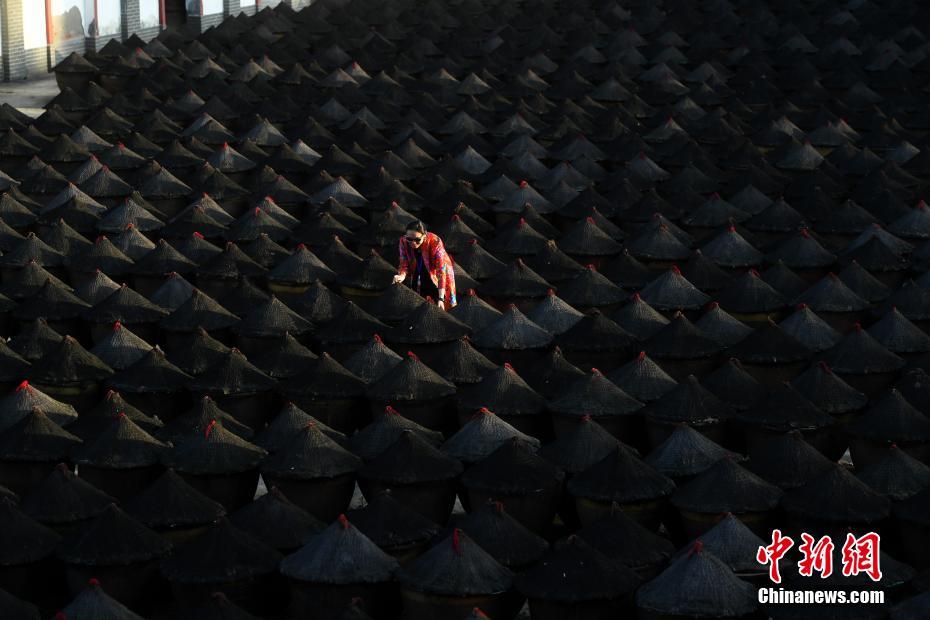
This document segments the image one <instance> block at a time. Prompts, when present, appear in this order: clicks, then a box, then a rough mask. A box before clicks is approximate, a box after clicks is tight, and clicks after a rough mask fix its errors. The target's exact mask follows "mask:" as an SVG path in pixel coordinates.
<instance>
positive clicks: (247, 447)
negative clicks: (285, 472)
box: [162, 420, 267, 476]
mask: <svg viewBox="0 0 930 620" xmlns="http://www.w3.org/2000/svg"><path fill="white" fill-rule="evenodd" d="M266 454H267V453H266V452H265V451H264V450H262V449H261V448H259V447H258V446H256V445H253V444H251V443H249V442H248V441H246V440H245V439H242V438H241V437H239V436H238V435H236V434H234V433H232V432H230V431H228V430H226V429H225V428H223V427H222V426H221V425H220V424H219V423H218V422H216V421H215V420H214V421H212V422H210V424H209V425H208V426H207V428H206V429H204V431H203V432H195V433H193V434H192V435H190V436H189V437H188V438H186V439H185V440H184V441H182V442H180V443H178V444H177V445H176V446H174V447H173V448H172V449H171V451H169V452H168V453H166V454H165V455H164V456H163V458H162V462H163V463H164V465H165V466H166V467H172V468H174V469H175V470H176V471H178V472H181V473H185V474H192V475H200V476H204V475H218V474H233V473H239V472H244V471H249V470H253V469H255V468H257V467H258V463H259V461H261V460H262V458H264V456H265V455H266Z"/></svg>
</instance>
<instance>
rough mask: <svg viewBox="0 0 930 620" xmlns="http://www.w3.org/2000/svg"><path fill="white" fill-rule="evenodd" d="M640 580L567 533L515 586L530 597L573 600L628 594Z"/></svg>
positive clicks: (629, 571) (592, 547) (521, 576)
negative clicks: (564, 538)
mask: <svg viewBox="0 0 930 620" xmlns="http://www.w3.org/2000/svg"><path fill="white" fill-rule="evenodd" d="M639 583H640V579H639V577H637V576H636V574H635V573H634V572H633V571H632V570H631V569H629V568H627V567H626V566H624V565H623V564H621V563H619V562H616V561H614V560H612V559H610V558H608V557H607V556H605V555H604V554H602V553H601V552H600V551H598V549H597V548H596V547H595V546H592V545H590V544H588V543H587V542H586V541H585V540H584V539H583V538H580V537H578V536H569V537H568V539H566V540H565V541H562V542H560V543H557V544H556V545H555V546H554V548H553V549H552V551H550V552H549V554H548V555H546V556H545V557H544V558H543V559H542V560H541V561H540V562H539V563H537V564H536V565H535V566H534V567H533V568H531V569H530V570H528V571H527V572H526V573H524V574H523V575H520V576H519V577H517V579H516V586H517V589H518V590H519V591H520V592H521V593H523V594H526V595H527V596H529V597H532V598H533V599H534V600H540V599H541V600H547V601H559V602H562V603H577V602H580V601H598V600H605V599H606V600H611V599H615V598H619V597H622V596H625V595H628V594H630V593H632V592H633V590H635V589H636V587H637V586H638V585H639Z"/></svg>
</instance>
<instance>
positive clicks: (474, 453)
mask: <svg viewBox="0 0 930 620" xmlns="http://www.w3.org/2000/svg"><path fill="white" fill-rule="evenodd" d="M513 437H516V438H517V439H519V440H520V441H523V442H525V443H528V444H530V445H532V446H535V448H536V449H538V448H539V440H538V439H536V438H535V437H531V436H529V435H526V434H525V433H521V432H520V431H518V430H517V429H515V428H514V427H513V426H511V425H510V424H508V423H507V422H505V421H504V420H501V419H500V418H499V417H497V416H496V415H494V413H493V412H491V411H489V410H488V409H487V408H485V407H482V408H481V409H480V410H478V412H477V413H475V414H474V415H473V416H472V418H471V420H469V422H468V423H467V424H465V425H464V426H462V428H460V429H459V430H458V431H456V433H455V434H454V435H452V436H451V437H450V438H449V439H448V440H446V442H445V443H444V444H443V445H442V452H443V453H444V454H447V455H449V456H451V457H453V458H455V459H457V460H459V461H462V462H463V463H477V462H478V461H481V460H483V459H484V458H486V457H487V456H489V455H490V454H491V453H492V452H494V451H495V450H497V449H498V448H499V447H500V446H501V445H502V444H503V443H504V442H506V441H508V440H509V439H511V438H513Z"/></svg>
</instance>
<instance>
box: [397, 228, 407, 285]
mask: <svg viewBox="0 0 930 620" xmlns="http://www.w3.org/2000/svg"><path fill="white" fill-rule="evenodd" d="M397 253H398V255H399V259H398V262H397V276H399V277H400V279H398V278H397V277H395V278H394V280H395V281H396V282H403V280H404V278H406V277H407V242H406V241H404V238H403V237H401V238H400V239H399V240H398V241H397Z"/></svg>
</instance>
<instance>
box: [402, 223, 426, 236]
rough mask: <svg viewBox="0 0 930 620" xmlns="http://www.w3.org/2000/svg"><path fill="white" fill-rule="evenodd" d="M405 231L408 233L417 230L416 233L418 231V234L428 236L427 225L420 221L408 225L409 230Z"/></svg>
mask: <svg viewBox="0 0 930 620" xmlns="http://www.w3.org/2000/svg"><path fill="white" fill-rule="evenodd" d="M404 230H406V231H411V230H415V231H417V232H418V233H423V234H424V235H425V234H426V225H425V224H424V223H423V222H421V221H420V220H413V221H412V222H410V223H409V224H407V228H406V229H404Z"/></svg>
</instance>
